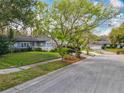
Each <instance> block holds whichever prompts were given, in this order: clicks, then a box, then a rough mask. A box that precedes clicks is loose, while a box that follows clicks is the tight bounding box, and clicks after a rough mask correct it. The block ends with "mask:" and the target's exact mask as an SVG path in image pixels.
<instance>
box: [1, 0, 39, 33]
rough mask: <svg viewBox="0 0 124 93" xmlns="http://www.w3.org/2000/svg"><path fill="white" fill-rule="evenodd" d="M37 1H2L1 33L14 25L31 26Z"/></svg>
mask: <svg viewBox="0 0 124 93" xmlns="http://www.w3.org/2000/svg"><path fill="white" fill-rule="evenodd" d="M36 2H37V1H36V0H0V32H1V33H4V31H6V30H9V28H11V27H12V26H13V25H18V26H25V25H29V23H31V22H32V19H33V18H34V12H33V8H34V5H35V4H36Z"/></svg>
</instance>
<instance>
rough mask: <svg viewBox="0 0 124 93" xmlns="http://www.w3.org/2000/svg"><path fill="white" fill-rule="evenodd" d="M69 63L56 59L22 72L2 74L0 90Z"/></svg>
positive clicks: (0, 76)
mask: <svg viewBox="0 0 124 93" xmlns="http://www.w3.org/2000/svg"><path fill="white" fill-rule="evenodd" d="M67 65H69V63H64V62H61V61H56V62H52V63H47V64H43V65H39V66H36V67H33V68H31V69H28V70H24V71H21V72H16V73H11V74H6V75H0V91H2V90H5V89H8V88H10V87H13V86H16V85H18V84H21V83H23V82H25V81H28V80H30V79H33V78H35V77H38V76H41V75H44V74H47V73H49V72H51V71H54V70H57V69H59V68H62V67H64V66H67Z"/></svg>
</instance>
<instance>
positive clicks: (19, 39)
mask: <svg viewBox="0 0 124 93" xmlns="http://www.w3.org/2000/svg"><path fill="white" fill-rule="evenodd" d="M48 40H49V38H47V37H45V36H42V37H41V38H35V37H31V36H26V37H22V36H20V37H15V41H16V42H40V41H48Z"/></svg>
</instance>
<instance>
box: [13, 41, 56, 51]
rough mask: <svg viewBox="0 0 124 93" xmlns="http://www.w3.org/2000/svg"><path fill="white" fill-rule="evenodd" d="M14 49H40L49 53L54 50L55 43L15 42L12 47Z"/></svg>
mask: <svg viewBox="0 0 124 93" xmlns="http://www.w3.org/2000/svg"><path fill="white" fill-rule="evenodd" d="M13 48H14V49H27V48H32V49H36V48H41V50H45V51H50V50H52V49H54V48H55V43H53V42H52V41H42V42H15V44H14V45H13Z"/></svg>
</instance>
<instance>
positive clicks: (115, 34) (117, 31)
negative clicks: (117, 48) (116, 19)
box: [109, 23, 124, 44]
mask: <svg viewBox="0 0 124 93" xmlns="http://www.w3.org/2000/svg"><path fill="white" fill-rule="evenodd" d="M109 39H110V41H111V43H112V44H122V43H123V44H124V23H123V24H122V25H121V26H120V27H117V28H114V29H113V30H112V32H111V33H110V35H109Z"/></svg>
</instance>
